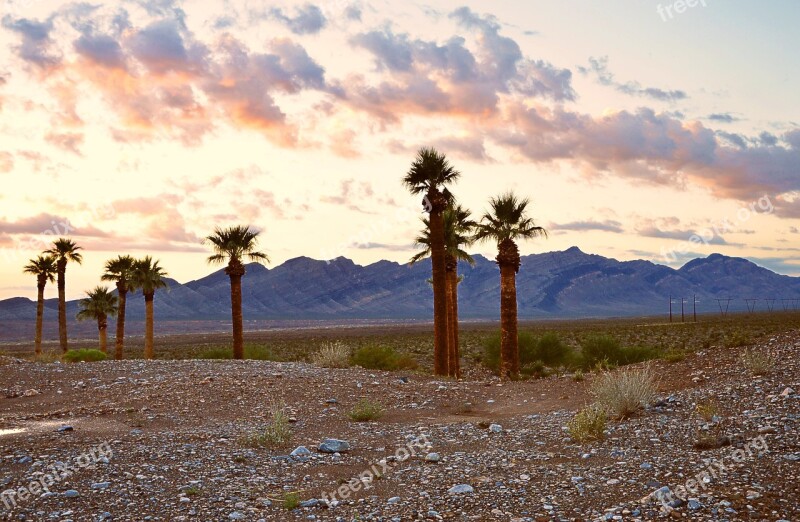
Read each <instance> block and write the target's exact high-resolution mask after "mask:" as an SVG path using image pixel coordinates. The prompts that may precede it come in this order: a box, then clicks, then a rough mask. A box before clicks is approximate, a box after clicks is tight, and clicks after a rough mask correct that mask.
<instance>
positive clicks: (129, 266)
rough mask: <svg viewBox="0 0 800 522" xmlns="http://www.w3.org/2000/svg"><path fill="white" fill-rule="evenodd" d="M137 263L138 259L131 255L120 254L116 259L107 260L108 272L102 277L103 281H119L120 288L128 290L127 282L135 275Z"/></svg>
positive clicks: (118, 286)
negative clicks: (134, 270) (134, 269)
mask: <svg viewBox="0 0 800 522" xmlns="http://www.w3.org/2000/svg"><path fill="white" fill-rule="evenodd" d="M135 264H136V260H135V259H134V258H132V257H131V256H118V257H116V258H115V259H109V260H108V261H106V267H105V270H106V272H105V273H104V274H103V275H102V277H101V278H100V279H101V280H103V281H114V282H116V283H117V288H118V289H120V290H127V284H128V281H129V280H130V279H131V277H132V276H133V268H134V265H135ZM120 287H122V288H120Z"/></svg>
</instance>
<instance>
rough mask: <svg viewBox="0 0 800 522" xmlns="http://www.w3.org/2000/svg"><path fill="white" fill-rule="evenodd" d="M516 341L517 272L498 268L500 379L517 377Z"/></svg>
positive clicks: (517, 353)
mask: <svg viewBox="0 0 800 522" xmlns="http://www.w3.org/2000/svg"><path fill="white" fill-rule="evenodd" d="M518 342H519V341H518V339H517V272H516V270H515V269H514V267H513V266H509V265H506V264H503V265H501V266H500V378H501V379H509V378H511V377H516V376H518V375H519V345H518Z"/></svg>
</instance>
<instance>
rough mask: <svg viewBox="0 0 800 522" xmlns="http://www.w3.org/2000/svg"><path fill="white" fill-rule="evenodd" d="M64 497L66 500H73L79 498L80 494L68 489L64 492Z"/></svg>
mask: <svg viewBox="0 0 800 522" xmlns="http://www.w3.org/2000/svg"><path fill="white" fill-rule="evenodd" d="M64 496H65V497H67V498H75V497H79V496H81V494H80V493H78V492H77V491H75V490H74V489H68V490H66V491H65V492H64Z"/></svg>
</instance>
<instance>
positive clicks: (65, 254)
mask: <svg viewBox="0 0 800 522" xmlns="http://www.w3.org/2000/svg"><path fill="white" fill-rule="evenodd" d="M78 250H81V247H79V246H78V244H77V243H75V241H73V240H71V239H67V238H63V237H61V238H58V239H56V240H55V241H53V245H52V246H51V247H50V248H49V249H47V250H45V251H44V253H45V254H50V255H51V256H53V257H55V258H56V261H62V262H63V261H74V262H75V263H78V264H81V263H82V262H83V256H82V255H81V254H80V252H78Z"/></svg>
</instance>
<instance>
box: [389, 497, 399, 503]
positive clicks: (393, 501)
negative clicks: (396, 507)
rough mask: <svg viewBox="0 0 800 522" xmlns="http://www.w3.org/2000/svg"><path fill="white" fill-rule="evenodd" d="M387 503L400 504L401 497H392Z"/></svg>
mask: <svg viewBox="0 0 800 522" xmlns="http://www.w3.org/2000/svg"><path fill="white" fill-rule="evenodd" d="M386 502H387V503H389V504H397V503H398V502H400V497H392V498H390V499H389V500H387V501H386Z"/></svg>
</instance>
